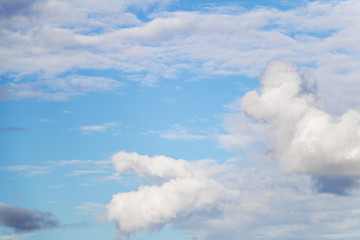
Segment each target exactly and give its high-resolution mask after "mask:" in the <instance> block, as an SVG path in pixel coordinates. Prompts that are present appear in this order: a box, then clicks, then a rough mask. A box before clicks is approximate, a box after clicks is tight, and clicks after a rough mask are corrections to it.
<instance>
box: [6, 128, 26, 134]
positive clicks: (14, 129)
mask: <svg viewBox="0 0 360 240" xmlns="http://www.w3.org/2000/svg"><path fill="white" fill-rule="evenodd" d="M26 130H28V129H27V128H23V127H4V128H0V133H11V132H21V131H26Z"/></svg>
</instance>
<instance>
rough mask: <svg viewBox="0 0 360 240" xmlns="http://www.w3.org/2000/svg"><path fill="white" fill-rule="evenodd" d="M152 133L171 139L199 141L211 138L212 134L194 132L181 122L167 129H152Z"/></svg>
mask: <svg viewBox="0 0 360 240" xmlns="http://www.w3.org/2000/svg"><path fill="white" fill-rule="evenodd" d="M151 133H152V134H157V135H160V137H161V138H165V139H169V140H185V141H197V140H204V139H208V138H210V136H207V135H202V134H193V133H191V132H190V129H189V128H187V127H184V126H182V125H180V124H174V125H173V126H172V128H170V129H168V130H166V131H163V132H161V131H151Z"/></svg>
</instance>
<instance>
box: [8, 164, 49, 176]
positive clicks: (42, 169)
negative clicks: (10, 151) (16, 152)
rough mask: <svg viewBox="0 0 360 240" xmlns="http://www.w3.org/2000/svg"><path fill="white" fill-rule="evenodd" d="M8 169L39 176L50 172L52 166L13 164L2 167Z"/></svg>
mask: <svg viewBox="0 0 360 240" xmlns="http://www.w3.org/2000/svg"><path fill="white" fill-rule="evenodd" d="M1 169H5V170H8V171H15V172H23V173H24V175H25V176H37V175H42V174H46V173H49V172H50V171H51V168H50V167H49V166H36V165H13V166H7V167H1Z"/></svg>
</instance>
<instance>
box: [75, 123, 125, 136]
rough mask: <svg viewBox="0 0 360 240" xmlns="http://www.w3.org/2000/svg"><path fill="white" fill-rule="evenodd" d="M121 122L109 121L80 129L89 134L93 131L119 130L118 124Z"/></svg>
mask: <svg viewBox="0 0 360 240" xmlns="http://www.w3.org/2000/svg"><path fill="white" fill-rule="evenodd" d="M118 125H119V124H118V123H116V122H107V123H104V124H102V125H87V126H82V127H79V130H80V131H81V133H83V134H88V133H92V132H108V131H117V128H116V127H117V126H118Z"/></svg>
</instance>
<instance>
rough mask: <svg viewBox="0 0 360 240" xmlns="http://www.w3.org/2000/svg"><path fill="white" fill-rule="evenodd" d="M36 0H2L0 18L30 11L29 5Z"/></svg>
mask: <svg viewBox="0 0 360 240" xmlns="http://www.w3.org/2000/svg"><path fill="white" fill-rule="evenodd" d="M34 2H36V0H2V1H1V2H0V18H6V17H11V16H15V15H24V14H29V13H30V10H29V8H30V6H31V5H32V4H33V3H34Z"/></svg>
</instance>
